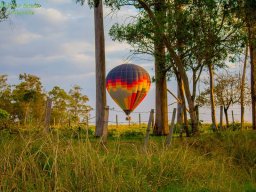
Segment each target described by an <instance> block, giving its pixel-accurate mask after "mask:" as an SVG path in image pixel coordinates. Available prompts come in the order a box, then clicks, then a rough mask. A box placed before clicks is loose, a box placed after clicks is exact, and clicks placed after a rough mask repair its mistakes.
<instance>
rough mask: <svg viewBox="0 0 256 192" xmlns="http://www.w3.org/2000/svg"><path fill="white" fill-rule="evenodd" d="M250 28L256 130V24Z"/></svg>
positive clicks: (253, 110)
mask: <svg viewBox="0 0 256 192" xmlns="http://www.w3.org/2000/svg"><path fill="white" fill-rule="evenodd" d="M248 28H249V30H248V31H249V48H250V60H251V97H252V128H253V130H256V26H254V25H252V24H251V25H250V26H249V27H248Z"/></svg>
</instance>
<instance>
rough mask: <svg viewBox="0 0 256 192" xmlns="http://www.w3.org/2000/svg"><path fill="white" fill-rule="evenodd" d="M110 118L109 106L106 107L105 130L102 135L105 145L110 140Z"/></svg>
mask: <svg viewBox="0 0 256 192" xmlns="http://www.w3.org/2000/svg"><path fill="white" fill-rule="evenodd" d="M108 116H109V106H106V107H105V117H104V127H103V128H104V129H103V134H102V141H103V143H104V144H105V143H107V138H108Z"/></svg>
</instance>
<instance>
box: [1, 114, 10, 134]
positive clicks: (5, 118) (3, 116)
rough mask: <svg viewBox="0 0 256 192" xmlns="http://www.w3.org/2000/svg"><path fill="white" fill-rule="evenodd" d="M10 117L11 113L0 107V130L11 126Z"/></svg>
mask: <svg viewBox="0 0 256 192" xmlns="http://www.w3.org/2000/svg"><path fill="white" fill-rule="evenodd" d="M9 118H10V114H9V113H8V112H7V111H5V110H3V109H0V130H1V129H6V128H8V127H9V126H8V124H9V123H10V122H9Z"/></svg>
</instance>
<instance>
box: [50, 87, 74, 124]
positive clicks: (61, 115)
mask: <svg viewBox="0 0 256 192" xmlns="http://www.w3.org/2000/svg"><path fill="white" fill-rule="evenodd" d="M48 94H49V96H50V98H51V99H52V102H53V103H52V104H53V106H52V114H51V116H52V120H54V122H56V123H57V124H58V125H60V126H62V125H63V123H65V122H66V121H67V119H68V105H69V101H70V100H71V98H70V96H69V95H68V93H66V91H65V90H64V89H61V88H60V87H58V86H55V87H54V88H53V89H52V90H51V91H50V92H49V93H48Z"/></svg>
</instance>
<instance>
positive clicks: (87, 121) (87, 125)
mask: <svg viewBox="0 0 256 192" xmlns="http://www.w3.org/2000/svg"><path fill="white" fill-rule="evenodd" d="M88 138H89V115H87V116H86V139H88Z"/></svg>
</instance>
